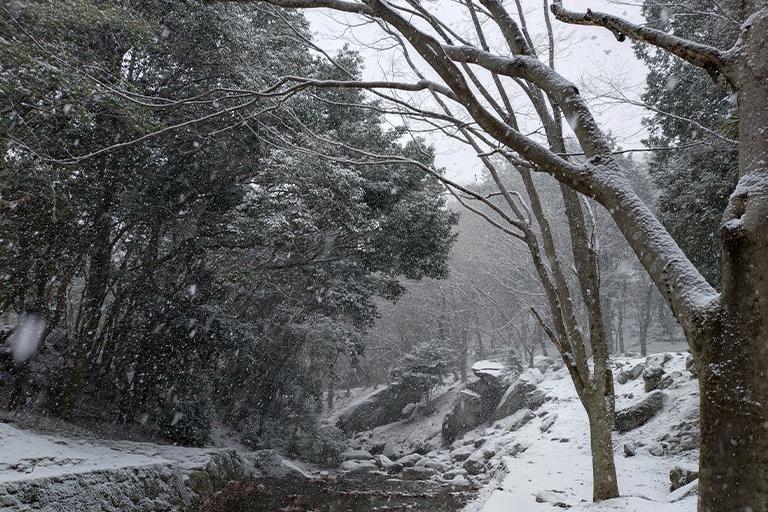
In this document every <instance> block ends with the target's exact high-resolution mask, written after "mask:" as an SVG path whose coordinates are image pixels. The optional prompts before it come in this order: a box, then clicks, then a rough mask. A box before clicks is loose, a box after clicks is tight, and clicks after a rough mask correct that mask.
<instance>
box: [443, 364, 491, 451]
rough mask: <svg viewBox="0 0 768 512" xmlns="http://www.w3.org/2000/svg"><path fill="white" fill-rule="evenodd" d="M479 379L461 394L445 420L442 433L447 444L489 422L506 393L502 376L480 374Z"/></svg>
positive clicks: (468, 385)
mask: <svg viewBox="0 0 768 512" xmlns="http://www.w3.org/2000/svg"><path fill="white" fill-rule="evenodd" d="M478 377H479V378H478V380H476V381H472V382H470V383H469V384H467V387H466V388H465V389H462V390H461V391H460V392H459V394H458V396H457V397H456V401H455V402H454V404H453V408H452V409H451V412H449V413H448V414H446V415H445V418H444V419H443V426H442V430H441V432H442V436H443V440H445V442H446V443H451V442H453V441H454V440H455V439H456V438H457V437H459V436H460V435H462V434H464V433H465V432H468V431H469V430H472V429H474V428H475V427H477V426H478V425H480V424H482V423H483V422H485V421H486V420H488V419H489V418H490V417H491V415H492V414H493V411H494V409H495V408H496V405H497V404H498V403H499V400H500V399H501V397H502V395H503V393H504V384H503V381H502V378H501V376H496V375H495V373H479V374H478Z"/></svg>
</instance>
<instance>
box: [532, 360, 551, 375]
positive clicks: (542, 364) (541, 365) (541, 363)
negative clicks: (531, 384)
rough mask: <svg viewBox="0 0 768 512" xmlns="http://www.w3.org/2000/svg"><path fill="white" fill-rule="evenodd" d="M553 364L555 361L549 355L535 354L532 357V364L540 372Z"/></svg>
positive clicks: (543, 371)
mask: <svg viewBox="0 0 768 512" xmlns="http://www.w3.org/2000/svg"><path fill="white" fill-rule="evenodd" d="M553 364H555V361H554V360H553V359H552V358H551V357H547V356H535V357H534V358H533V366H535V367H536V368H537V369H538V370H539V371H540V372H541V373H542V374H543V373H545V372H546V371H547V369H548V368H549V367H550V366H552V365H553Z"/></svg>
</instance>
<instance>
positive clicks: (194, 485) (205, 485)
mask: <svg viewBox="0 0 768 512" xmlns="http://www.w3.org/2000/svg"><path fill="white" fill-rule="evenodd" d="M187 486H189V488H190V489H192V490H193V491H195V492H196V493H197V494H199V495H200V496H201V497H202V498H207V497H209V496H210V495H212V494H213V492H214V489H213V484H212V483H211V476H210V475H209V474H208V473H206V472H205V471H197V470H192V471H190V472H189V480H188V481H187Z"/></svg>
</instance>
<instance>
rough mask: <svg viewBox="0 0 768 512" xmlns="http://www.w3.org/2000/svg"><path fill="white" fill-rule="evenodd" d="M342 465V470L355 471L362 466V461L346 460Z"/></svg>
mask: <svg viewBox="0 0 768 512" xmlns="http://www.w3.org/2000/svg"><path fill="white" fill-rule="evenodd" d="M340 467H341V470H342V471H354V470H356V469H357V468H359V467H360V463H359V462H358V461H356V460H345V461H344V462H342V463H341V466H340Z"/></svg>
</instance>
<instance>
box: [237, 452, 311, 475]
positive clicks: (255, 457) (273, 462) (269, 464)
mask: <svg viewBox="0 0 768 512" xmlns="http://www.w3.org/2000/svg"><path fill="white" fill-rule="evenodd" d="M245 456H246V457H247V459H248V461H249V462H250V463H251V464H252V465H253V467H254V469H255V470H256V472H257V473H258V474H260V475H261V477H263V478H285V477H286V476H289V475H290V476H294V477H299V478H303V477H305V476H306V475H304V473H302V472H301V471H299V470H297V468H296V467H295V466H292V465H287V464H285V463H284V462H283V458H282V457H281V456H280V454H279V453H278V452H277V450H257V451H255V452H251V453H248V454H245Z"/></svg>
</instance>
